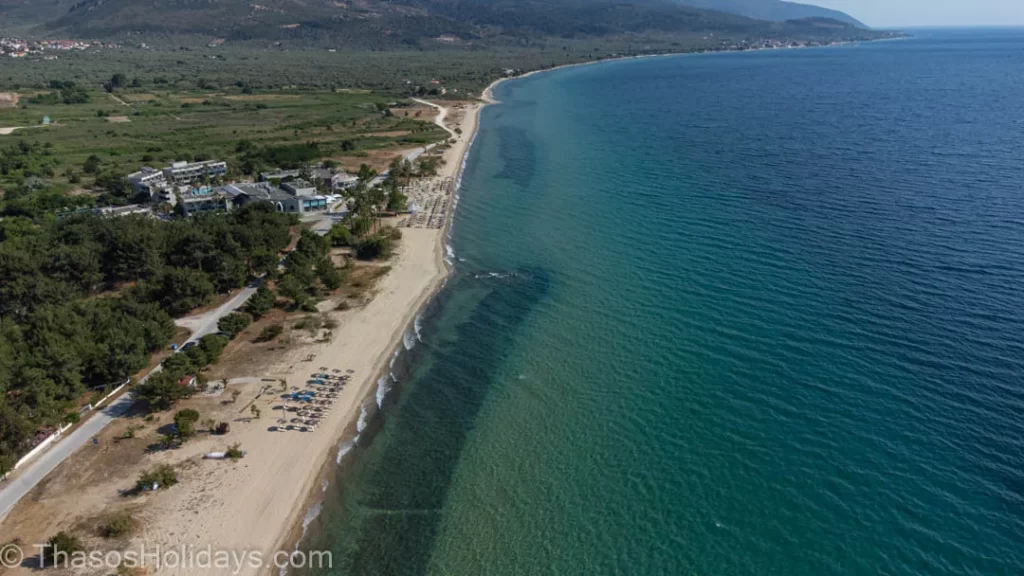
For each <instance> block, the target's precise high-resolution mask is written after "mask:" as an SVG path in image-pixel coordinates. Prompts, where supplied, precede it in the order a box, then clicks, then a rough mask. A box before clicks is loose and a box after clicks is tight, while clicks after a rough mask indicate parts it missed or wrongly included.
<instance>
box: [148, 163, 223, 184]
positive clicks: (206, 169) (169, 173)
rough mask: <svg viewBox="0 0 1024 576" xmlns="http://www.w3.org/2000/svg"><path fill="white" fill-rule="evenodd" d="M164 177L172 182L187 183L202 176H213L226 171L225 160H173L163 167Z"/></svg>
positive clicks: (220, 174)
mask: <svg viewBox="0 0 1024 576" xmlns="http://www.w3.org/2000/svg"><path fill="white" fill-rule="evenodd" d="M163 172H164V178H165V179H166V180H167V181H168V182H170V183H172V184H189V183H192V182H195V181H196V180H200V179H202V178H203V177H208V178H215V177H217V176H223V175H224V174H227V173H228V164H227V162H224V161H221V160H206V161H203V162H174V163H172V164H171V165H170V166H168V167H167V168H164V170H163Z"/></svg>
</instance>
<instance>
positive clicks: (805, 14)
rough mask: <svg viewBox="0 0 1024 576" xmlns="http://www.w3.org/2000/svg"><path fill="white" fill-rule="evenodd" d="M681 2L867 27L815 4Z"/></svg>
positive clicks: (766, 16) (731, 0)
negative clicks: (821, 19) (823, 19)
mask: <svg viewBox="0 0 1024 576" xmlns="http://www.w3.org/2000/svg"><path fill="white" fill-rule="evenodd" d="M678 1H679V4H682V5H684V6H692V7H694V8H704V9H707V10H721V11H722V12H729V13H731V14H738V15H740V16H746V17H747V18H755V19H757V20H770V21H773V22H782V21H785V20H797V19H800V18H831V19H833V20H838V21H840V22H844V23H846V24H850V25H851V26H857V27H859V28H867V26H865V25H864V23H863V22H861V21H859V20H857V19H856V18H854V17H852V16H850V15H849V14H847V13H845V12H840V11H839V10H832V9H830V8H822V7H821V6H815V5H813V4H801V3H797V2H785V1H783V0H678Z"/></svg>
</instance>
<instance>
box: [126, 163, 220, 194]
mask: <svg viewBox="0 0 1024 576" xmlns="http://www.w3.org/2000/svg"><path fill="white" fill-rule="evenodd" d="M227 172H228V165H227V163H226V162H222V161H220V160H208V161H204V162H174V163H173V164H171V165H170V166H168V167H166V168H162V169H159V170H158V169H156V168H150V167H149V166H144V167H142V169H141V170H139V171H138V172H134V173H132V174H129V175H128V182H129V183H131V185H132V190H134V191H135V193H136V194H143V195H145V196H148V197H149V198H151V199H153V200H154V201H155V202H170V203H172V204H173V203H174V200H173V198H174V197H175V195H181V194H189V193H191V191H192V190H194V189H193V188H192V187H191V185H192V184H193V183H195V182H197V181H200V180H203V179H209V178H215V177H218V176H223V175H224V174H227ZM192 195H193V196H194V195H196V194H192ZM199 195H202V194H199Z"/></svg>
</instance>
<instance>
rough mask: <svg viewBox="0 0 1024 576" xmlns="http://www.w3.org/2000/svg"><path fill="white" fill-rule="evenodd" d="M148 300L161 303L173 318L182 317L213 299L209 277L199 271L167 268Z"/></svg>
mask: <svg viewBox="0 0 1024 576" xmlns="http://www.w3.org/2000/svg"><path fill="white" fill-rule="evenodd" d="M147 288H148V289H149V291H150V292H149V294H148V299H149V300H152V301H155V302H159V303H160V307H161V308H163V309H164V310H166V311H167V313H168V314H170V315H171V316H182V315H184V314H186V313H187V312H190V311H192V310H194V309H196V308H199V307H200V306H203V305H205V304H207V303H208V302H209V301H210V299H211V298H213V294H214V287H213V283H212V282H210V278H209V276H207V275H206V274H203V273H202V272H200V271H199V270H190V269H187V268H167V269H165V270H164V271H163V272H162V273H161V274H160V276H158V277H157V278H156V279H155V280H154V281H153V282H152V283H151V284H149V285H147Z"/></svg>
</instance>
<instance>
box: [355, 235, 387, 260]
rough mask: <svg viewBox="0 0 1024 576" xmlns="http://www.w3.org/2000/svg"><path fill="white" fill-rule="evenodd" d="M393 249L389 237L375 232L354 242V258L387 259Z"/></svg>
mask: <svg viewBox="0 0 1024 576" xmlns="http://www.w3.org/2000/svg"><path fill="white" fill-rule="evenodd" d="M392 250H393V246H392V241H391V237H390V236H388V235H384V234H375V235H373V236H370V237H369V238H366V239H365V240H361V241H360V242H359V243H358V244H356V258H359V259H360V260H376V259H378V258H379V259H387V258H390V257H391V253H392Z"/></svg>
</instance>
